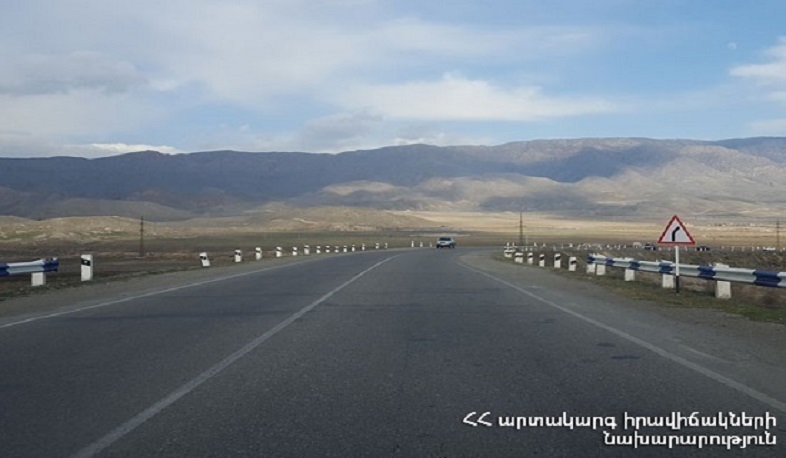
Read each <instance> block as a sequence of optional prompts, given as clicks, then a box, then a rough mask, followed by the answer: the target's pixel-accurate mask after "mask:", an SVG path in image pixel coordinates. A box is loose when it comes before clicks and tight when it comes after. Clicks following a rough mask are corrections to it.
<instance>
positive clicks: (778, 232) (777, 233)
mask: <svg viewBox="0 0 786 458" xmlns="http://www.w3.org/2000/svg"><path fill="white" fill-rule="evenodd" d="M775 247H776V248H777V249H778V251H781V220H780V219H778V220H777V221H775Z"/></svg>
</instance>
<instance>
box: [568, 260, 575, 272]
mask: <svg viewBox="0 0 786 458" xmlns="http://www.w3.org/2000/svg"><path fill="white" fill-rule="evenodd" d="M576 264H577V262H576V257H575V256H571V257H569V258H568V272H575V271H576Z"/></svg>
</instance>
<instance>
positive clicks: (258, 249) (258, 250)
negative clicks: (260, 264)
mask: <svg viewBox="0 0 786 458" xmlns="http://www.w3.org/2000/svg"><path fill="white" fill-rule="evenodd" d="M254 251H255V253H254V258H255V259H256V260H257V261H260V260H261V259H262V247H256V249H255V250H254Z"/></svg>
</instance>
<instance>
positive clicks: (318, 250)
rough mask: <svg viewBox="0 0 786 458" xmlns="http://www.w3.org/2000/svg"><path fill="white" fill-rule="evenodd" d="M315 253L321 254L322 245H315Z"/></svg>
mask: <svg viewBox="0 0 786 458" xmlns="http://www.w3.org/2000/svg"><path fill="white" fill-rule="evenodd" d="M317 254H322V245H317Z"/></svg>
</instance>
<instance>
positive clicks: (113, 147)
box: [70, 143, 184, 156]
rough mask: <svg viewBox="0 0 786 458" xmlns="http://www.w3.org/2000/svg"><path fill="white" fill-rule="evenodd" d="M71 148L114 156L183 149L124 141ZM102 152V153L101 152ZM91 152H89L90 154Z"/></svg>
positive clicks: (178, 152)
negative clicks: (131, 143) (130, 143)
mask: <svg viewBox="0 0 786 458" xmlns="http://www.w3.org/2000/svg"><path fill="white" fill-rule="evenodd" d="M70 148H71V149H75V150H76V149H81V150H89V151H92V152H95V153H96V154H99V155H104V156H114V155H117V154H125V153H133V152H137V151H158V152H159V153H164V154H180V153H183V152H184V151H182V150H180V149H178V148H175V147H174V146H168V145H143V144H137V145H129V144H126V143H92V144H90V145H73V146H71V147H70ZM101 153H103V154H101ZM92 155H93V154H91V156H92Z"/></svg>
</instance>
